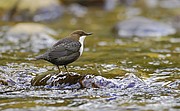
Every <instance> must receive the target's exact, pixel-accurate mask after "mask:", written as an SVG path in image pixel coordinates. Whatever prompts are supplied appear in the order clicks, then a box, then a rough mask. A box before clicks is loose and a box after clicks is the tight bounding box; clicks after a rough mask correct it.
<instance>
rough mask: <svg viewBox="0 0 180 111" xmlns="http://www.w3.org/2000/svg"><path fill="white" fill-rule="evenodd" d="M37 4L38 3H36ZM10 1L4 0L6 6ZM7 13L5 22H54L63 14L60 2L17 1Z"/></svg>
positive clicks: (49, 0)
mask: <svg viewBox="0 0 180 111" xmlns="http://www.w3.org/2000/svg"><path fill="white" fill-rule="evenodd" d="M34 2H36V3H34ZM6 3H9V1H6V0H4V4H6ZM13 3H14V4H12V5H11V7H9V9H8V11H7V12H5V14H4V17H3V20H5V21H10V20H13V21H36V22H37V21H52V20H55V19H57V18H59V17H60V16H61V15H62V14H63V7H62V6H61V5H60V3H59V1H58V0H45V1H44V0H36V1H33V0H17V1H16V2H13Z"/></svg>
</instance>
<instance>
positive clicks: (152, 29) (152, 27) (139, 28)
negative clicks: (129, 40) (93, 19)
mask: <svg viewBox="0 0 180 111" xmlns="http://www.w3.org/2000/svg"><path fill="white" fill-rule="evenodd" d="M113 31H114V32H115V33H117V34H118V36H120V37H132V36H138V37H161V36H167V35H170V34H175V33H176V30H175V29H174V28H173V27H171V26H170V25H167V24H165V23H161V22H157V21H154V20H151V19H148V18H144V17H135V18H131V19H128V20H125V21H122V22H119V23H118V24H117V25H115V26H114V28H113Z"/></svg>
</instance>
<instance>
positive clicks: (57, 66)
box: [57, 65, 61, 73]
mask: <svg viewBox="0 0 180 111" xmlns="http://www.w3.org/2000/svg"><path fill="white" fill-rule="evenodd" d="M57 68H58V71H59V73H60V72H61V70H60V68H59V66H58V65H57Z"/></svg>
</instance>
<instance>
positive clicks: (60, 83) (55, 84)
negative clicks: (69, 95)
mask: <svg viewBox="0 0 180 111" xmlns="http://www.w3.org/2000/svg"><path fill="white" fill-rule="evenodd" d="M31 84H32V85H33V86H45V88H53V89H54V88H55V89H79V88H118V89H126V88H148V86H147V84H146V83H145V82H143V81H142V80H141V79H140V78H138V77H137V76H135V75H134V74H127V75H126V76H125V77H123V79H122V80H120V79H107V78H105V77H102V76H94V75H80V74H77V73H70V74H69V75H68V74H67V73H61V74H43V75H38V76H36V77H35V78H33V79H32V81H31Z"/></svg>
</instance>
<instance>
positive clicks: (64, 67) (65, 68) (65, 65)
mask: <svg viewBox="0 0 180 111" xmlns="http://www.w3.org/2000/svg"><path fill="white" fill-rule="evenodd" d="M64 68H65V69H66V72H68V74H70V73H69V71H68V69H67V66H66V65H64Z"/></svg>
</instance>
